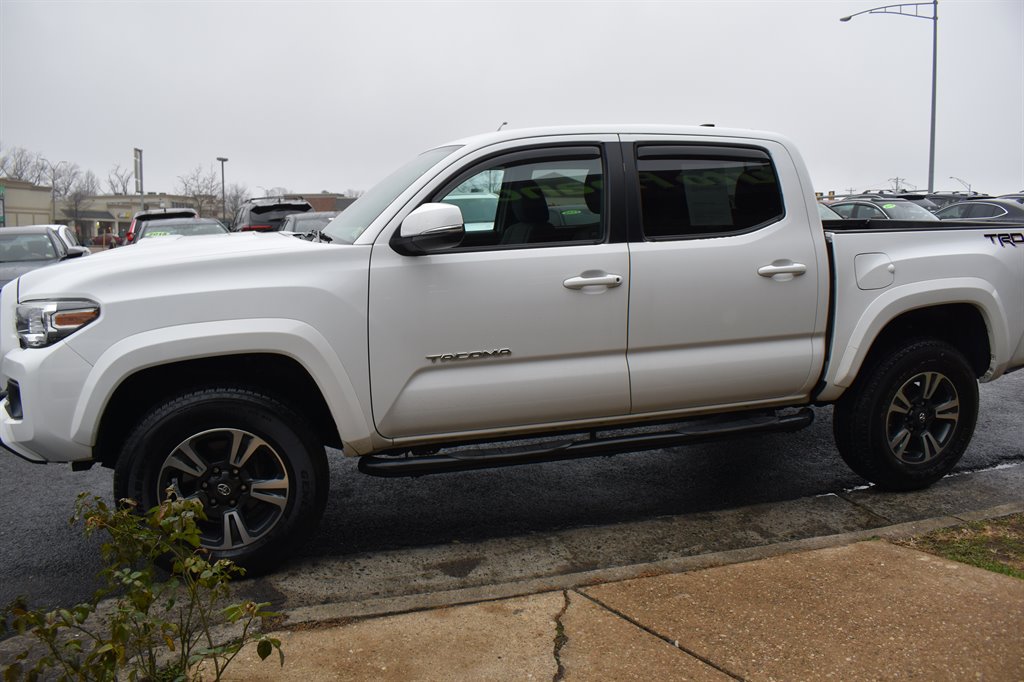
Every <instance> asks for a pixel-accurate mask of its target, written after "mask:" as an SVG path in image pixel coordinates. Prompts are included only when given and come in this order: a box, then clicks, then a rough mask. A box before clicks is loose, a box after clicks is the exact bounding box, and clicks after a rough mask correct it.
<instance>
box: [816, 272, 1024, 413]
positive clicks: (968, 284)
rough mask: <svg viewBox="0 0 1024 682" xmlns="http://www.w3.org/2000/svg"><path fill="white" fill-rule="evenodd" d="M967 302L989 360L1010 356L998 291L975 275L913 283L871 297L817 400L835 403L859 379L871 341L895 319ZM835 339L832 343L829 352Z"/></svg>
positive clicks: (993, 370) (994, 369)
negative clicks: (980, 326)
mask: <svg viewBox="0 0 1024 682" xmlns="http://www.w3.org/2000/svg"><path fill="white" fill-rule="evenodd" d="M952 304H968V305H972V306H974V307H975V308H976V309H977V310H978V312H979V313H980V314H981V317H982V320H983V321H984V323H985V327H986V329H987V330H988V340H989V347H990V348H991V352H992V361H994V359H995V358H1009V357H1010V352H1011V351H1012V350H1013V349H1012V348H1011V347H1010V333H1009V329H1008V328H1007V326H1006V324H1005V320H1006V319H1007V310H1006V306H1005V305H1004V302H1003V301H1002V299H1001V298H1000V296H999V292H997V291H996V289H995V287H993V286H992V284H991V283H990V282H987V281H985V280H983V279H977V278H973V277H963V278H955V279H945V280H931V281H927V282H915V283H913V284H907V285H905V286H901V287H897V288H895V289H892V290H887V291H885V292H884V293H882V294H881V295H880V296H878V297H877V298H875V299H874V300H873V301H872V302H871V303H870V304H869V305H868V306H867V307H866V308H865V309H864V311H863V312H862V313H861V315H860V317H859V318H858V319H857V322H856V323H855V324H854V326H853V331H852V333H851V334H850V337H849V342H848V343H847V345H846V347H845V348H844V349H843V351H842V353H841V354H839V355H838V356H837V357H836V358H835V361H834V362H832V363H831V365H830V368H829V371H828V373H827V375H826V377H825V381H826V385H827V386H828V387H827V388H826V389H825V390H824V391H822V392H821V394H819V396H818V399H819V400H834V399H836V398H838V397H839V395H841V394H842V389H844V388H849V387H850V386H851V385H853V382H854V380H855V379H856V378H857V375H858V373H859V372H860V369H861V367H862V366H863V365H864V360H865V359H866V358H867V355H868V353H869V352H870V351H871V348H872V346H873V345H874V342H875V340H876V339H877V338H878V336H879V335H880V334H881V333H882V331H883V330H884V329H885V328H886V326H888V325H889V323H891V322H892V321H893V320H895V319H896V318H898V317H899V316H900V315H903V314H904V313H908V312H911V311H913V310H919V309H922V308H932V307H937V306H942V305H952ZM835 343H836V340H835V339H833V349H834V350H837V349H836V348H835ZM1004 369H1005V367H1002V366H994V365H992V364H990V365H989V368H988V371H987V372H986V373H985V376H984V377H983V378H984V379H989V378H995V377H996V376H998V375H999V374H1001V373H1002V371H1003V370H1004Z"/></svg>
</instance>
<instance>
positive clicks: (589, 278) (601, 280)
mask: <svg viewBox="0 0 1024 682" xmlns="http://www.w3.org/2000/svg"><path fill="white" fill-rule="evenodd" d="M620 284H622V275H613V274H610V273H607V272H589V271H588V272H584V273H583V274H581V275H579V276H578V277H570V278H569V279H567V280H565V281H564V282H562V286H564V287H565V288H566V289H582V288H583V287H593V286H603V287H608V288H609V289H611V288H613V287H617V286H619V285H620Z"/></svg>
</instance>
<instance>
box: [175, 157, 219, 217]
mask: <svg viewBox="0 0 1024 682" xmlns="http://www.w3.org/2000/svg"><path fill="white" fill-rule="evenodd" d="M178 194H181V195H182V196H186V197H188V198H189V199H190V200H191V201H192V204H193V206H195V209H196V211H197V212H198V213H199V215H201V216H204V215H209V214H213V213H216V211H217V209H219V208H220V176H219V175H218V174H217V173H216V172H214V170H213V166H210V167H209V169H207V170H205V171H204V170H203V167H202V166H196V167H195V169H194V170H193V171H192V172H190V173H187V174H186V175H179V176H178Z"/></svg>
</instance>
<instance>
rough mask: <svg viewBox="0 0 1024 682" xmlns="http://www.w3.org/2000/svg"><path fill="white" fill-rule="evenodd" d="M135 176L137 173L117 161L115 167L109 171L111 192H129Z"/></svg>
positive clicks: (108, 179)
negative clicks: (122, 166)
mask: <svg viewBox="0 0 1024 682" xmlns="http://www.w3.org/2000/svg"><path fill="white" fill-rule="evenodd" d="M134 178H135V173H134V172H133V171H131V170H130V169H128V168H121V164H119V163H115V164H114V167H113V168H111V169H110V172H109V173H107V189H108V190H110V193H111V194H124V195H126V194H128V187H129V185H131V183H132V180H133V179H134Z"/></svg>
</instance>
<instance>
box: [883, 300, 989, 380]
mask: <svg viewBox="0 0 1024 682" xmlns="http://www.w3.org/2000/svg"><path fill="white" fill-rule="evenodd" d="M915 338H931V339H936V340H939V341H944V342H946V343H948V344H949V345H951V346H953V347H954V348H956V349H957V350H958V351H960V352H961V353H962V354H963V356H964V357H965V358H966V359H967V362H968V364H969V365H970V366H971V370H972V371H973V372H974V375H975V376H976V377H981V376H983V375H984V374H985V372H987V371H988V368H989V364H990V362H991V359H992V344H991V342H990V341H989V334H988V325H987V324H986V323H985V318H984V317H983V316H982V314H981V311H980V310H979V309H978V308H977V307H975V306H974V305H971V304H969V303H950V304H947V305H939V306H930V307H927V308H917V309H915V310H908V311H907V312H905V313H903V314H902V315H900V316H898V317H896V318H894V319H892V320H890V321H889V322H888V324H886V325H885V327H883V328H882V330H881V332H879V334H878V336H876V337H875V339H874V341H873V342H872V343H871V347H870V349H869V350H868V353H867V358H866V361H867V362H869V361H871V359H872V358H873V357H875V356H877V355H878V354H881V353H887V352H889V351H890V350H891V349H892V348H894V347H896V346H898V345H900V344H901V343H904V342H905V341H906V340H907V339H915Z"/></svg>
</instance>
